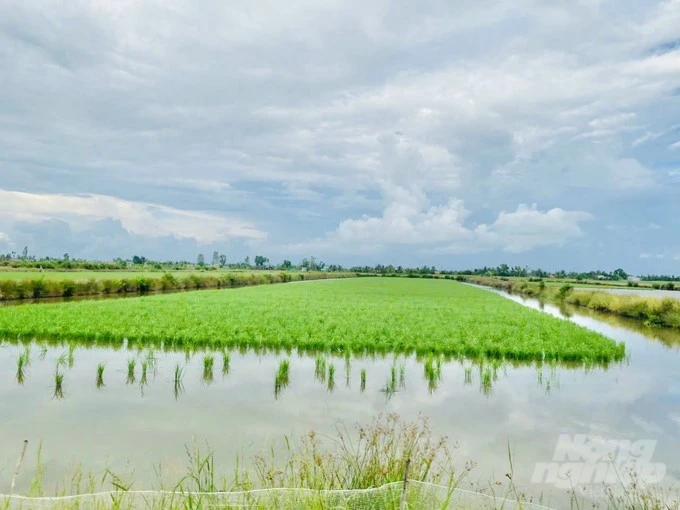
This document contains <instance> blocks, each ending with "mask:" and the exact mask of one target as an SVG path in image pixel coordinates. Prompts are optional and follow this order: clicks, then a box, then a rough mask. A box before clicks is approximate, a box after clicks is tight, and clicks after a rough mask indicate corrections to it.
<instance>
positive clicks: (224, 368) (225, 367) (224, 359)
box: [222, 351, 231, 377]
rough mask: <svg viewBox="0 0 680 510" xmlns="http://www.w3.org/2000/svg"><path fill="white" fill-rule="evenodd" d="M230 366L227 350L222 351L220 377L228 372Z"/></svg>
mask: <svg viewBox="0 0 680 510" xmlns="http://www.w3.org/2000/svg"><path fill="white" fill-rule="evenodd" d="M230 368H231V356H230V355H229V353H228V352H226V351H224V352H222V377H224V376H225V375H227V374H228V373H229V370H230Z"/></svg>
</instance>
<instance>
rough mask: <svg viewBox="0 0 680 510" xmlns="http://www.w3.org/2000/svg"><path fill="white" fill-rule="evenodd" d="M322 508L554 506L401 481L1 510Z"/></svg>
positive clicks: (119, 496) (59, 500) (21, 502)
mask: <svg viewBox="0 0 680 510" xmlns="http://www.w3.org/2000/svg"><path fill="white" fill-rule="evenodd" d="M47 508H49V509H73V508H75V509H97V510H98V509H109V508H112V509H121V510H122V509H153V510H156V509H163V510H166V509H167V510H174V509H203V508H205V509H210V508H215V509H253V510H259V509H282V510H288V509H291V510H292V509H319V510H322V509H323V510H341V509H351V510H383V509H385V510H389V509H393V510H416V509H417V510H427V509H440V510H448V509H454V508H455V509H461V508H462V509H465V508H470V509H501V508H502V509H527V510H538V509H541V510H545V509H548V510H550V507H547V506H543V505H539V504H536V503H530V502H525V501H517V500H513V499H507V498H503V497H498V496H493V495H489V494H482V493H479V492H473V491H466V490H463V489H451V488H449V487H445V486H441V485H434V484H429V483H423V482H416V481H409V482H406V483H404V482H395V483H391V484H387V485H384V486H382V487H378V488H374V489H363V490H326V491H316V490H309V489H283V488H282V489H262V490H251V491H244V492H218V493H199V492H170V491H112V492H99V493H93V494H81V495H76V496H61V497H42V498H32V497H25V496H14V495H12V496H9V495H0V509H2V510H15V509H22V510H23V509H25V510H33V509H47Z"/></svg>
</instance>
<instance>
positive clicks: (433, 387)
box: [424, 356, 442, 393]
mask: <svg viewBox="0 0 680 510" xmlns="http://www.w3.org/2000/svg"><path fill="white" fill-rule="evenodd" d="M424 372H425V380H426V381H427V390H428V392H429V393H434V392H435V391H437V388H438V387H439V382H440V381H441V378H442V365H441V360H440V359H437V360H435V359H433V358H432V357H431V356H430V357H428V358H427V359H426V360H425V363H424Z"/></svg>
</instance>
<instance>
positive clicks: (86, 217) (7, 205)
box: [0, 189, 266, 243]
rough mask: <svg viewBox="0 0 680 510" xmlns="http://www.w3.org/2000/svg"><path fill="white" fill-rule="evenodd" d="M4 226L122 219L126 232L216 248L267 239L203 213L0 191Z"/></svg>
mask: <svg viewBox="0 0 680 510" xmlns="http://www.w3.org/2000/svg"><path fill="white" fill-rule="evenodd" d="M0 218H2V219H1V220H0V222H2V223H3V224H7V223H9V224H10V226H11V224H12V223H15V222H29V223H38V222H42V221H45V220H51V219H60V220H64V221H66V222H67V223H69V225H70V226H71V227H72V228H75V229H84V228H87V227H89V226H90V225H92V223H94V222H96V221H100V220H103V219H109V218H110V219H115V220H119V221H120V222H121V224H122V226H123V228H125V229H126V230H127V231H128V232H130V233H133V234H137V235H143V236H148V237H164V236H174V237H176V238H187V239H195V240H196V241H198V242H199V243H212V242H215V241H224V240H229V239H232V238H246V239H263V238H265V237H266V234H265V233H264V232H262V231H260V230H258V229H257V228H255V227H254V226H253V225H251V224H250V223H248V222H245V221H242V220H239V219H235V218H229V217H226V216H221V215H217V214H213V213H208V212H202V211H186V210H181V209H175V208H172V207H167V206H162V205H157V204H150V203H143V202H131V201H127V200H122V199H119V198H115V197H110V196H104V195H58V194H37V193H22V192H17V191H6V190H2V189H0Z"/></svg>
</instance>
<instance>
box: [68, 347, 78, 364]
mask: <svg viewBox="0 0 680 510" xmlns="http://www.w3.org/2000/svg"><path fill="white" fill-rule="evenodd" d="M75 352H76V344H74V343H72V344H70V345H69V346H68V367H69V368H73V364H74V363H75V356H74V355H75Z"/></svg>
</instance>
